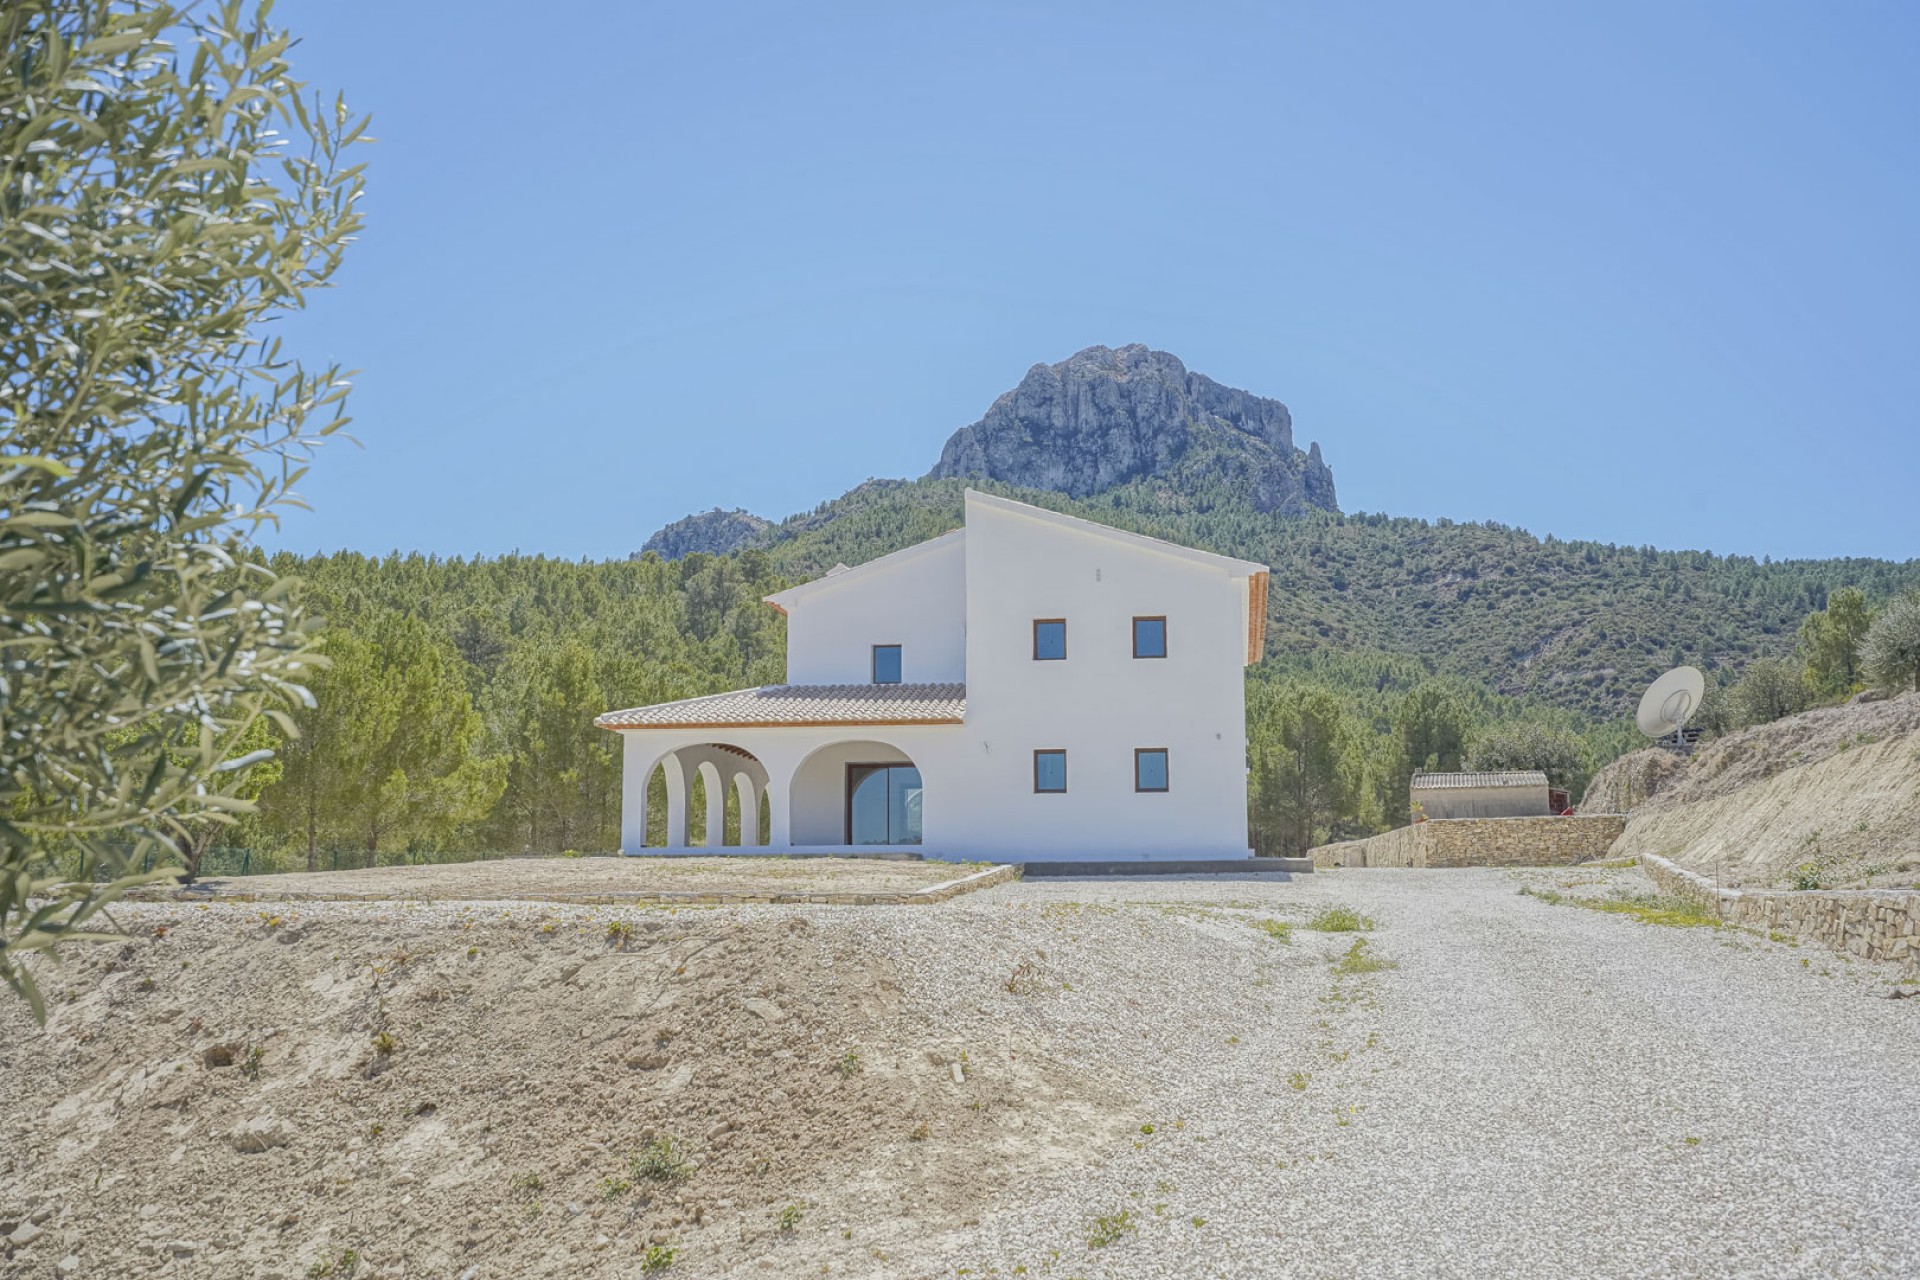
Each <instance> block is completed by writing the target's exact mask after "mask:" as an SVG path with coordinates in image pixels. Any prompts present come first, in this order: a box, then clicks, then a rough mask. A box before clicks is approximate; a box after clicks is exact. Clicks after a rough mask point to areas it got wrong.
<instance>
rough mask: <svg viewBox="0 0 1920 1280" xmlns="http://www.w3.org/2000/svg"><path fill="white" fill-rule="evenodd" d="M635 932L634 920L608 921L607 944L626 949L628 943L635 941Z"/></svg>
mask: <svg viewBox="0 0 1920 1280" xmlns="http://www.w3.org/2000/svg"><path fill="white" fill-rule="evenodd" d="M633 934H634V928H633V921H631V920H609V921H607V945H608V946H610V947H618V948H620V949H621V950H622V951H625V950H626V949H627V944H628V943H630V942H632V941H633Z"/></svg>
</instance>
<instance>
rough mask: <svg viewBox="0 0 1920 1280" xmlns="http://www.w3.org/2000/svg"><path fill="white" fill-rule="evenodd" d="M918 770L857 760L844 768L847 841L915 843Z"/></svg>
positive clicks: (855, 842)
mask: <svg viewBox="0 0 1920 1280" xmlns="http://www.w3.org/2000/svg"><path fill="white" fill-rule="evenodd" d="M921 793H922V787H921V784H920V771H919V770H918V769H916V768H914V767H913V766H912V765H907V764H892V765H889V764H860V765H854V766H852V767H851V768H850V769H849V770H848V771H847V843H849V844H919V843H920V797H921Z"/></svg>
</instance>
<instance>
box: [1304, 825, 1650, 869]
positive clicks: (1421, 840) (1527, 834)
mask: <svg viewBox="0 0 1920 1280" xmlns="http://www.w3.org/2000/svg"><path fill="white" fill-rule="evenodd" d="M1626 825H1627V820H1626V818H1625V817H1623V816H1621V815H1619V814H1593V815H1589V816H1581V817H1573V818H1434V819H1431V820H1429V821H1426V822H1416V823H1415V824H1413V825H1412V826H1410V827H1400V828H1398V829H1396V830H1393V831H1388V832H1386V833H1384V834H1382V835H1377V836H1369V837H1368V838H1367V839H1365V840H1348V841H1345V842H1343V843H1340V844H1326V845H1321V846H1320V847H1319V848H1318V849H1314V850H1312V851H1311V857H1312V858H1313V865H1314V866H1316V867H1561V866H1567V865H1570V864H1572V863H1575V862H1587V861H1591V860H1592V859H1594V858H1602V857H1605V856H1606V853H1607V849H1608V848H1609V847H1610V846H1611V845H1612V844H1613V842H1614V841H1615V840H1617V839H1619V838H1620V833H1621V832H1622V831H1623V830H1625V829H1626Z"/></svg>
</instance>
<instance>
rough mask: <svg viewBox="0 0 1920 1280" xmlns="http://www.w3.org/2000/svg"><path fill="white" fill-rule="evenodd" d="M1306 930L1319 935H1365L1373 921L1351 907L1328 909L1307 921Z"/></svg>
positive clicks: (1371, 926)
mask: <svg viewBox="0 0 1920 1280" xmlns="http://www.w3.org/2000/svg"><path fill="white" fill-rule="evenodd" d="M1307 928H1309V929H1314V930H1318V931H1319V932H1321V933H1365V932H1367V931H1368V930H1370V929H1372V928H1373V921H1372V920H1371V919H1369V918H1368V917H1366V916H1363V915H1361V914H1360V913H1359V912H1358V911H1355V910H1354V909H1353V908H1352V907H1328V908H1327V909H1326V910H1324V911H1322V912H1320V913H1319V914H1318V915H1316V916H1314V918H1313V919H1311V920H1309V921H1307Z"/></svg>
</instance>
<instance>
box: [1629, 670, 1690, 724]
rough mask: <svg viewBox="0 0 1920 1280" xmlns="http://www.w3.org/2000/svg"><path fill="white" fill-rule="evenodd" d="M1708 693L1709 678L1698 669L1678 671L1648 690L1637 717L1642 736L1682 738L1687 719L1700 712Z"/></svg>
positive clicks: (1662, 677) (1672, 672) (1662, 678)
mask: <svg viewBox="0 0 1920 1280" xmlns="http://www.w3.org/2000/svg"><path fill="white" fill-rule="evenodd" d="M1706 692H1707V678H1706V677H1705V676H1703V675H1701V674H1700V669H1699V668H1698V667H1675V668H1674V669H1673V670H1671V671H1669V672H1667V674H1665V675H1663V676H1661V677H1660V678H1659V679H1658V680H1655V681H1654V682H1653V683H1652V684H1651V685H1649V686H1648V687H1647V691H1646V693H1645V694H1643V695H1642V696H1641V698H1640V710H1639V712H1638V713H1637V714H1636V715H1635V716H1634V719H1635V720H1637V721H1638V722H1639V724H1640V732H1642V733H1644V734H1646V735H1647V736H1648V737H1649V738H1664V737H1667V736H1668V735H1670V734H1678V733H1679V732H1680V726H1681V725H1683V724H1685V723H1686V722H1687V717H1688V716H1691V715H1692V714H1693V713H1694V712H1695V711H1698V710H1699V709H1700V700H1701V698H1703V697H1704V696H1705V695H1706Z"/></svg>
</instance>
